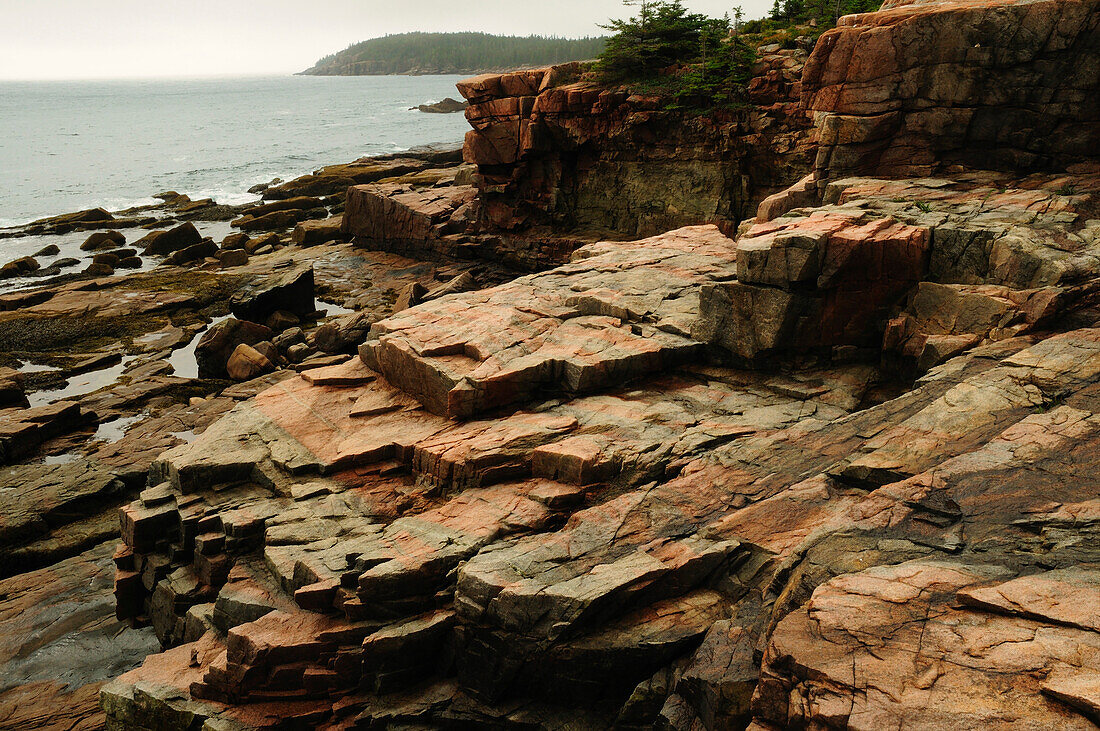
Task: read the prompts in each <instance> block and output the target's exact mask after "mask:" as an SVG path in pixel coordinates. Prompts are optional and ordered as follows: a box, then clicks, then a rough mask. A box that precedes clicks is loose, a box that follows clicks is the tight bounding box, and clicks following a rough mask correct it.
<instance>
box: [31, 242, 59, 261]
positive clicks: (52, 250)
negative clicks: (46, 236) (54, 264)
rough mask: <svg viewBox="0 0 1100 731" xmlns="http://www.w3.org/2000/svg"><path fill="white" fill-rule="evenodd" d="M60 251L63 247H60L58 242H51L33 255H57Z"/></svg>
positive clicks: (36, 256)
mask: <svg viewBox="0 0 1100 731" xmlns="http://www.w3.org/2000/svg"><path fill="white" fill-rule="evenodd" d="M60 253H61V249H60V248H58V246H57V244H50V245H49V246H43V247H42V248H41V249H39V250H38V251H36V252H34V254H32V256H34V257H35V258H38V257H40V256H57V255H58V254H60Z"/></svg>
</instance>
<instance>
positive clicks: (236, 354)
mask: <svg viewBox="0 0 1100 731" xmlns="http://www.w3.org/2000/svg"><path fill="white" fill-rule="evenodd" d="M274 368H275V365H274V364H273V363H272V362H271V361H270V360H269V359H268V358H267V356H265V355H264V354H263V353H261V352H260V351H258V350H256V349H255V348H253V347H252V346H251V345H247V344H245V343H241V344H240V345H238V346H237V347H236V348H234V349H233V353H232V354H231V355H230V356H229V360H228V361H227V362H226V364H225V371H226V373H227V374H228V375H229V377H230V378H232V379H233V380H234V381H250V380H252V379H253V378H256V377H257V376H260V375H263V374H264V373H267V372H269V371H271V370H273V369H274Z"/></svg>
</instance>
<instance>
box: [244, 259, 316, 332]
mask: <svg viewBox="0 0 1100 731" xmlns="http://www.w3.org/2000/svg"><path fill="white" fill-rule="evenodd" d="M229 309H230V310H232V312H233V314H234V315H236V316H237V317H239V318H241V319H242V320H249V321H251V322H266V321H267V318H269V317H270V316H271V315H272V314H273V313H274V312H276V311H278V310H285V311H286V312H290V313H293V314H295V315H298V316H299V317H304V316H306V315H310V314H312V313H313V312H314V311H315V310H316V309H317V307H316V303H315V301H314V298H313V266H312V265H311V264H299V265H297V266H294V267H291V268H289V269H286V270H285V271H282V272H276V273H274V274H271V275H270V276H268V277H266V278H264V279H263V280H261V281H259V282H255V283H250V284H247V285H245V286H244V287H242V288H241V289H240V290H239V291H238V292H237V293H236V294H234V295H233V296H232V297H231V298H230V300H229Z"/></svg>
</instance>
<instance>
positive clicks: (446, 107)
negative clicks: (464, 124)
mask: <svg viewBox="0 0 1100 731" xmlns="http://www.w3.org/2000/svg"><path fill="white" fill-rule="evenodd" d="M468 106H470V103H469V102H460V101H459V100H458V99H452V98H451V97H447V98H446V99H444V100H443V101H439V102H435V103H434V104H421V105H420V106H418V107H413V109H419V110H420V111H422V112H427V113H428V114H455V113H456V112H464V111H466V107H468Z"/></svg>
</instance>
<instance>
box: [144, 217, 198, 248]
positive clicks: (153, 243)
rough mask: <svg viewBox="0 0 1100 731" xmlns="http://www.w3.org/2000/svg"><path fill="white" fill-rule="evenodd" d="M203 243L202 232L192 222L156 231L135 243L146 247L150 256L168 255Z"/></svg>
mask: <svg viewBox="0 0 1100 731" xmlns="http://www.w3.org/2000/svg"><path fill="white" fill-rule="evenodd" d="M201 243H202V234H200V233H199V230H198V229H197V228H195V224H193V223H191V222H187V223H182V224H180V225H179V226H176V227H175V228H173V229H169V230H167V231H154V232H152V233H150V234H147V235H146V236H145V237H143V238H141V239H138V240H137V241H135V242H134V245H135V246H137V247H138V248H140V249H144V250H145V253H146V254H147V255H149V256H167V255H168V254H172V253H173V252H176V251H179V250H181V249H186V248H187V247H189V246H194V245H196V244H201Z"/></svg>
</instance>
